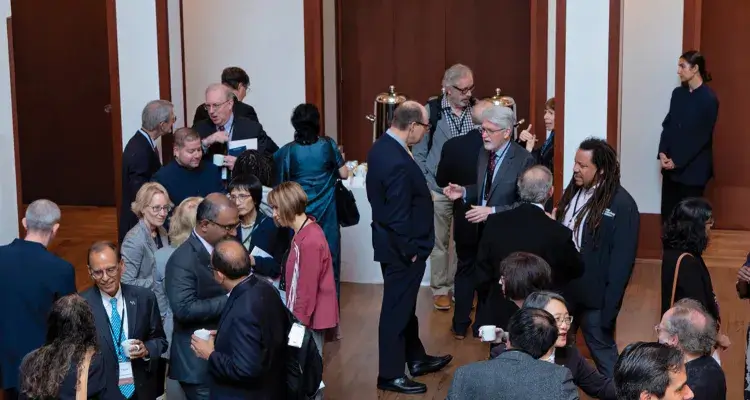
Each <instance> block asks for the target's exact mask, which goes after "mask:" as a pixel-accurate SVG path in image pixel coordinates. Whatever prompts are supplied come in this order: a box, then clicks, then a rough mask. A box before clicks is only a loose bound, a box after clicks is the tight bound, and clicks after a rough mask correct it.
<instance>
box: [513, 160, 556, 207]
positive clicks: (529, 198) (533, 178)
mask: <svg viewBox="0 0 750 400" xmlns="http://www.w3.org/2000/svg"><path fill="white" fill-rule="evenodd" d="M517 185H518V197H520V198H521V201H525V202H528V203H537V204H544V202H545V201H547V199H548V198H549V191H550V189H552V172H551V171H550V170H549V169H548V168H547V167H545V166H543V165H534V166H531V167H529V168H528V169H527V170H526V171H525V172H524V173H522V174H521V176H519V177H518V183H517Z"/></svg>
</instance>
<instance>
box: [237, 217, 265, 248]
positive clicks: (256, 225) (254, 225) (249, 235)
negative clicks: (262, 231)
mask: <svg viewBox="0 0 750 400" xmlns="http://www.w3.org/2000/svg"><path fill="white" fill-rule="evenodd" d="M261 222H263V221H255V223H253V227H252V228H250V233H248V234H247V237H246V238H243V239H242V245H243V246H244V245H245V244H247V243H248V242H250V238H252V237H253V232H255V230H256V229H257V228H258V225H260V223H261ZM240 235H242V227H240Z"/></svg>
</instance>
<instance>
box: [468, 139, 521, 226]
mask: <svg viewBox="0 0 750 400" xmlns="http://www.w3.org/2000/svg"><path fill="white" fill-rule="evenodd" d="M508 146H510V148H508V153H507V154H506V155H505V157H504V158H503V162H502V163H501V164H500V168H499V169H498V170H497V174H496V175H495V177H494V178H493V179H492V187H491V188H490V196H489V198H488V199H487V206H489V207H495V211H496V212H500V211H503V210H506V209H509V208H511V207H512V206H513V204H515V203H516V202H517V201H518V189H517V186H516V182H517V181H518V177H519V175H521V174H522V173H523V172H524V171H525V170H526V169H527V168H529V167H530V166H532V165H534V157H533V156H532V155H531V154H530V153H529V152H528V151H526V149H524V148H523V147H521V146H520V145H518V144H517V143H516V142H514V141H511V142H510V143H508ZM489 159H490V157H489V153H488V152H487V151H484V150H480V151H479V158H478V159H477V183H476V184H475V185H469V186H467V187H466V203H468V204H474V205H481V199H482V195H483V193H479V192H481V191H482V188H483V187H484V180H485V176H486V174H485V173H486V172H487V163H488V162H489Z"/></svg>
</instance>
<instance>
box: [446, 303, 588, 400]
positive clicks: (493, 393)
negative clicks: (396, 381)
mask: <svg viewBox="0 0 750 400" xmlns="http://www.w3.org/2000/svg"><path fill="white" fill-rule="evenodd" d="M557 333H558V332H557V325H556V323H555V319H554V317H552V315H551V314H550V313H548V312H547V311H545V310H542V309H538V308H522V309H520V310H518V311H516V313H515V314H513V316H512V317H511V318H510V323H509V324H508V348H509V350H508V351H505V352H503V353H502V354H500V355H499V356H498V357H497V358H494V359H492V360H489V361H480V362H475V363H472V364H469V365H464V366H463V367H460V368H458V369H457V370H456V373H455V374H454V375H453V383H452V384H451V388H450V391H449V392H448V400H464V399H465V400H473V399H493V400H505V399H508V400H516V399H535V400H547V399H548V400H573V399H576V400H577V399H578V389H577V388H576V386H575V384H574V383H573V376H572V375H571V373H570V371H569V370H568V369H567V368H565V367H563V366H560V365H555V364H554V363H551V362H547V361H542V360H540V359H539V358H541V357H543V356H545V355H546V354H549V353H550V350H551V349H552V347H553V346H554V345H555V341H556V340H557Z"/></svg>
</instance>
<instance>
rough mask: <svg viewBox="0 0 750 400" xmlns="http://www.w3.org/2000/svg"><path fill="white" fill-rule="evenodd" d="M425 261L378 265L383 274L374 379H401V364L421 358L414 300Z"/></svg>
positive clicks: (422, 353)
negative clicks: (376, 376)
mask: <svg viewBox="0 0 750 400" xmlns="http://www.w3.org/2000/svg"><path fill="white" fill-rule="evenodd" d="M425 261H426V260H422V259H417V261H415V262H414V263H409V264H407V263H397V264H387V263H381V264H380V268H381V271H382V272H383V304H382V306H381V307H380V326H379V329H378V350H379V351H378V353H379V356H380V358H379V367H378V376H379V377H380V378H382V379H396V378H400V377H403V376H404V365H405V364H406V363H407V362H411V361H420V360H422V359H423V358H424V357H425V354H426V353H425V350H424V346H422V341H421V340H420V339H419V321H418V320H417V315H416V311H417V297H418V295H419V287H420V285H421V283H422V277H423V276H424V272H425V268H426V267H427V265H426V263H425Z"/></svg>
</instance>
